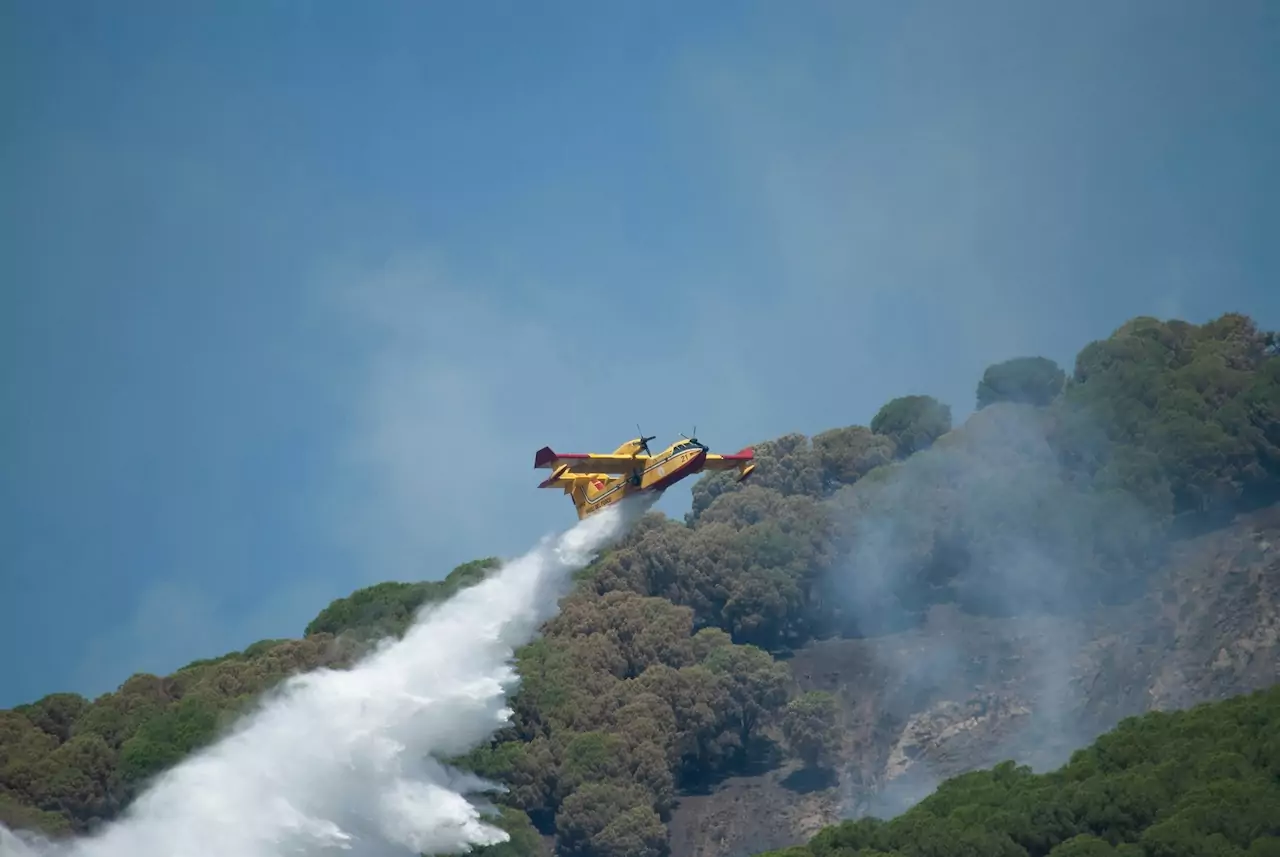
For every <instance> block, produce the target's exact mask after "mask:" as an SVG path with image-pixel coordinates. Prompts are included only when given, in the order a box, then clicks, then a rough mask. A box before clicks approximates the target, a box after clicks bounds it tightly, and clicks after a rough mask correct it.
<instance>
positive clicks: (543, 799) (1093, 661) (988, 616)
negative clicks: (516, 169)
mask: <svg viewBox="0 0 1280 857" xmlns="http://www.w3.org/2000/svg"><path fill="white" fill-rule="evenodd" d="M1277 345H1278V341H1277V337H1276V336H1275V335H1273V334H1269V333H1265V332H1261V331H1259V330H1258V329H1257V328H1256V327H1255V325H1254V324H1253V323H1252V322H1251V321H1250V320H1249V319H1248V318H1247V317H1245V316H1241V315H1237V314H1228V315H1225V316H1222V317H1221V318H1219V319H1216V320H1214V321H1212V322H1210V323H1208V324H1205V325H1202V326H1195V325H1190V324H1185V323H1182V322H1177V321H1170V322H1159V321H1156V320H1154V319H1134V320H1132V321H1130V322H1128V323H1126V324H1125V325H1123V326H1122V327H1121V328H1120V329H1119V330H1117V331H1116V332H1115V333H1114V334H1113V335H1112V336H1111V337H1109V338H1108V339H1106V340H1101V341H1098V342H1094V343H1090V344H1089V345H1087V346H1086V347H1085V348H1084V349H1083V350H1082V351H1081V352H1080V354H1079V355H1078V357H1077V360H1076V363H1075V366H1074V367H1073V371H1072V372H1071V374H1070V375H1069V376H1068V374H1067V373H1066V372H1064V371H1063V370H1062V369H1060V368H1059V367H1057V366H1056V365H1054V364H1053V363H1052V361H1048V360H1045V359H1043V358H1035V357H1032V358H1019V359H1014V360H1010V361H1007V362H1005V363H1001V364H997V365H996V366H993V367H991V368H990V369H988V370H987V372H986V373H985V375H984V377H983V378H982V379H980V381H979V383H978V385H977V402H978V405H979V410H978V411H977V412H976V413H975V414H974V415H973V416H972V417H971V418H970V419H969V420H967V421H966V423H965V424H964V425H963V426H960V427H953V425H952V420H951V412H950V408H949V407H948V406H947V405H945V404H943V403H940V402H937V401H936V400H934V399H932V398H930V397H928V396H921V395H908V396H904V397H901V398H899V399H895V400H893V401H891V402H889V403H887V404H886V405H885V406H884V407H883V408H882V409H881V410H880V412H879V413H878V414H877V415H876V416H875V418H874V419H873V420H872V421H871V423H870V425H869V426H866V427H863V426H849V427H845V428H837V429H833V430H829V431H825V432H822V433H820V434H817V435H814V436H813V437H805V436H803V435H799V434H795V435H788V436H785V437H781V438H776V439H774V440H772V441H768V442H765V443H762V444H759V445H757V457H758V459H759V466H758V468H757V471H756V475H755V478H754V479H753V480H752V482H750V483H748V484H747V485H746V486H745V487H743V486H739V485H737V484H735V483H733V482H732V481H731V478H729V477H727V476H724V475H716V476H708V477H704V478H702V479H701V480H700V481H699V482H698V483H697V484H696V485H695V486H694V503H693V509H692V511H691V513H690V515H689V516H688V520H686V521H683V522H681V521H673V520H668V519H666V518H664V517H662V516H659V515H650V516H649V517H648V518H646V519H645V520H644V522H643V523H642V524H641V526H639V527H638V528H637V529H636V530H635V531H634V532H633V533H632V534H631V535H630V536H628V538H627V539H626V540H625V541H624V542H623V543H622V544H620V545H619V546H618V547H617V548H616V549H614V550H612V551H610V552H609V553H607V554H606V555H604V556H602V557H601V558H600V559H599V560H598V561H597V562H595V563H594V564H593V565H592V566H591V567H589V568H588V569H587V570H586V572H585V573H584V574H583V575H582V576H581V578H580V580H579V584H578V587H577V590H576V592H575V593H574V594H573V595H571V596H570V597H569V598H567V599H565V601H564V603H563V610H562V613H561V614H560V615H559V616H558V617H557V618H556V619H554V620H553V621H551V622H550V623H548V625H547V626H546V627H545V629H544V631H545V633H544V635H543V637H542V638H541V639H539V640H538V641H536V642H534V643H533V644H531V645H529V646H527V647H526V648H524V649H523V650H521V652H520V654H519V666H520V672H521V675H522V677H523V683H522V686H521V689H520V692H519V694H518V695H517V697H516V699H515V701H514V708H515V710H516V715H515V718H514V722H513V723H512V725H511V727H510V728H508V729H506V730H504V731H503V733H502V734H500V735H498V736H497V737H496V739H495V741H494V742H493V743H492V745H490V746H486V747H481V748H477V749H476V750H475V751H474V752H472V753H470V754H469V755H468V756H467V757H466V758H465V759H461V760H457V761H458V763H459V764H461V765H463V766H465V767H469V768H471V769H473V770H476V771H479V772H480V773H482V774H484V775H486V776H490V777H493V778H496V779H500V780H502V781H503V782H505V783H507V784H508V785H509V786H510V791H509V792H508V793H507V794H506V795H503V796H501V800H502V801H503V802H504V803H505V804H506V805H507V810H506V811H505V815H504V825H505V826H507V827H508V829H510V830H512V831H514V832H515V835H514V836H513V840H512V842H510V843H507V844H506V845H503V846H497V847H495V848H494V849H491V850H493V851H494V852H495V853H501V854H504V855H516V854H533V853H537V851H538V849H541V848H546V847H550V846H551V845H554V847H555V849H556V851H557V853H558V854H561V855H574V856H575V857H623V855H628V857H630V855H654V857H657V855H661V854H663V853H664V852H665V851H666V850H668V849H670V851H671V852H672V853H673V854H675V855H676V857H685V855H700V857H701V855H707V856H708V857H710V855H726V857H728V855H734V857H736V855H746V854H751V853H754V852H756V851H759V850H762V849H765V848H770V847H780V846H783V845H788V844H792V843H795V842H799V841H802V840H803V839H804V838H805V837H807V836H808V835H811V834H812V833H813V832H815V831H816V830H817V829H818V828H819V827H821V826H822V825H823V824H827V823H830V822H832V821H835V820H837V819H838V818H839V817H841V816H844V815H855V814H865V813H868V812H870V813H874V814H880V815H891V814H893V813H894V812H896V811H898V810H899V809H901V808H902V807H903V806H905V802H906V801H907V800H909V799H911V798H913V797H917V796H922V795H924V794H925V793H927V792H928V790H929V789H931V788H932V787H933V786H934V785H936V783H937V782H938V781H939V780H940V779H941V778H943V777H946V776H950V775H952V774H955V773H959V772H961V771H964V770H968V769H971V768H974V767H980V766H986V765H990V764H994V763H995V762H998V761H1000V760H1002V759H1005V758H1011V757H1012V758H1017V759H1018V760H1019V761H1020V762H1026V763H1030V764H1034V765H1037V766H1038V767H1052V766H1055V765H1058V764H1061V762H1062V761H1064V760H1065V759H1066V758H1067V757H1068V755H1069V754H1070V752H1071V751H1072V750H1074V749H1076V748H1077V747H1079V746H1082V745H1083V744H1086V743H1087V742H1088V741H1090V740H1092V738H1093V737H1095V736H1096V735H1098V734H1100V733H1101V732H1103V731H1105V730H1106V729H1108V728H1111V727H1112V726H1114V725H1115V724H1116V723H1117V722H1119V721H1120V720H1121V718H1123V717H1125V716H1127V715H1130V714H1135V713H1139V712H1142V711H1146V710H1148V709H1151V708H1171V707H1181V706H1186V705H1189V704H1192V703H1195V702H1197V701H1201V700H1205V699H1216V698H1221V697H1223V696H1226V695H1231V694H1236V693H1240V692H1244V691H1248V690H1251V689H1254V688H1259V687H1265V686H1268V685H1270V684H1273V683H1275V682H1276V681H1277V678H1280V676H1278V675H1277V671H1276V670H1277V667H1276V664H1277V663H1278V662H1280V658H1278V657H1277V656H1278V655H1280V652H1278V651H1277V632H1278V630H1280V622H1278V621H1277V604H1278V603H1280V602H1278V601H1277V598H1276V594H1277V593H1276V588H1277V586H1278V585H1280V583H1278V581H1277V578H1278V577H1280V561H1277V558H1276V557H1277V555H1278V551H1280V511H1278V510H1277V508H1276V507H1275V506H1274V505H1272V504H1273V503H1274V502H1275V501H1276V500H1277V498H1280V490H1278V489H1280V354H1278V351H1280V349H1278V347H1277ZM492 567H493V562H492V561H491V560H480V561H477V562H476V563H471V564H468V565H466V566H463V567H460V568H459V569H456V570H455V571H454V572H453V573H452V574H451V575H450V576H449V577H448V578H446V580H445V581H443V582H440V583H413V584H409V583H387V584H382V585H380V586H377V587H372V588H370V589H367V590H362V591H360V592H358V593H355V594H353V595H352V596H350V597H348V598H345V599H339V600H338V601H335V602H334V603H333V604H331V605H330V606H329V607H327V608H326V609H325V610H324V611H323V612H322V613H321V614H320V615H319V616H318V617H317V618H316V620H315V621H313V622H312V623H311V624H310V625H309V626H308V628H307V629H306V636H305V637H304V638H303V639H301V640H291V641H263V642H262V643H259V644H255V646H252V647H250V648H249V649H246V650H245V651H244V652H241V653H233V654H229V655H226V656H223V657H222V658H218V659H215V660H211V661H203V662H198V663H196V664H192V665H189V666H188V667H186V668H184V669H182V670H179V671H178V672H176V673H174V674H173V675H171V676H168V677H163V678H161V677H157V676H147V675H140V676H134V677H133V678H131V679H129V680H128V681H127V682H126V683H125V684H124V685H122V687H121V688H120V689H119V690H118V691H116V692H115V693H112V694H107V695H104V696H103V697H100V698H99V699H97V700H94V701H92V702H90V701H88V700H85V699H82V698H80V697H78V696H75V695H71V694H55V695H52V696H49V697H46V698H45V699H42V700H39V701H37V702H35V703H33V704H31V705H29V706H21V707H19V708H17V709H14V710H12V711H7V712H0V821H3V822H4V823H6V824H9V825H11V826H14V825H16V826H31V827H40V828H42V829H45V830H47V831H49V832H53V833H57V832H65V831H73V830H75V831H83V830H87V829H90V828H91V827H92V826H93V825H94V824H96V823H98V822H100V821H101V820H103V819H108V818H111V817H113V816H114V815H115V814H117V813H118V812H119V811H120V810H121V808H122V807H123V806H125V805H126V804H127V803H128V802H129V800H131V799H132V797H133V796H135V795H136V794H137V792H138V789H139V788H140V787H141V786H142V785H143V784H145V782H146V780H147V778H148V777H149V776H152V775H154V774H155V773H156V772H158V771H160V770H162V769H163V768H164V767H166V766H168V765H170V764H172V763H173V762H175V761H177V760H178V759H180V758H181V757H182V755H183V754H185V753H187V752H189V751H190V750H191V749H192V748H194V747H197V746H199V745H201V744H202V743H204V742H207V741H209V740H212V738H214V737H215V736H216V734H217V732H218V730H219V729H220V728H221V727H222V726H223V725H225V724H226V723H227V722H229V720H230V719H231V718H233V717H234V715H235V713H236V712H237V711H239V710H242V709H243V707H244V706H245V705H246V704H247V703H249V702H250V701H251V700H252V699H253V698H254V697H255V696H256V695H257V694H260V693H261V692H262V691H263V690H265V689H267V688H269V687H270V686H272V685H273V684H274V683H275V682H277V681H278V680H279V679H280V678H282V677H284V676H285V675H288V674H289V673H290V672H293V671H297V670H300V669H307V668H311V667H315V666H318V665H342V664H345V663H350V662H351V660H352V659H353V658H355V657H357V656H358V654H359V653H360V652H361V651H362V650H363V649H364V647H366V646H367V645H368V644H369V643H370V641H372V640H376V639H377V638H378V637H379V636H382V635H384V634H396V633H400V632H402V631H403V630H404V628H405V627H407V625H408V624H409V622H410V621H411V618H412V615H413V612H414V610H416V608H417V607H418V606H420V605H421V604H423V603H425V602H428V601H431V600H438V599H440V598H443V597H447V595H448V594H449V593H451V592H453V591H456V589H457V588H458V587H460V586H465V585H467V584H468V583H469V582H473V581H474V580H477V579H479V578H480V576H482V575H483V574H485V573H486V572H487V570H488V569H490V568H492Z"/></svg>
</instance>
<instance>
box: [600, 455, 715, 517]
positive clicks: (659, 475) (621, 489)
mask: <svg viewBox="0 0 1280 857" xmlns="http://www.w3.org/2000/svg"><path fill="white" fill-rule="evenodd" d="M638 448H639V442H638V441H629V442H627V443H625V444H623V445H622V446H620V447H618V449H617V450H616V454H618V455H633V454H635V453H636V452H637V451H638ZM706 460H707V447H706V446H704V445H703V444H701V443H698V442H697V441H692V440H682V441H680V442H679V443H676V444H672V445H671V446H669V447H667V448H666V449H665V450H663V451H662V452H660V453H658V454H657V455H654V456H652V457H650V458H639V459H637V460H636V469H635V470H634V471H633V472H631V473H629V474H627V475H626V476H611V475H608V474H597V475H596V476H595V477H594V479H593V480H592V481H591V482H590V483H589V484H588V486H587V491H586V496H585V497H584V498H583V501H582V502H581V503H580V504H577V505H578V517H579V518H585V517H587V516H588V515H591V514H593V513H595V512H598V511H600V510H601V509H604V508H606V507H608V506H611V505H613V504H614V503H616V502H618V501H619V500H621V499H622V498H623V497H627V496H630V495H632V494H635V493H638V492H646V493H647V492H653V493H657V494H661V493H662V492H663V491H666V490H667V489H668V488H670V487H671V486H672V485H675V484H676V483H677V482H679V481H680V480H681V479H684V478H685V477H688V476H692V475H694V474H695V473H700V472H701V471H702V466H703V464H704V463H705V462H706Z"/></svg>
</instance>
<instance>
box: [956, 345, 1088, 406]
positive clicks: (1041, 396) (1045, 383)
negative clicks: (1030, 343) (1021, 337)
mask: <svg viewBox="0 0 1280 857" xmlns="http://www.w3.org/2000/svg"><path fill="white" fill-rule="evenodd" d="M1066 380H1067V373H1066V372H1064V371H1062V368H1061V367H1060V366H1058V364H1057V363H1055V362H1053V361H1052V360H1050V359H1049V358H1048V357H1015V358H1014V359H1012V360H1006V361H1004V362H1003V363H996V364H994V365H992V366H988V367H987V371H986V372H984V373H983V375H982V380H981V381H979V382H978V408H979V410H981V409H982V408H985V407H987V405H991V404H994V403H995V402H1016V403H1018V404H1025V405H1036V406H1039V407H1043V406H1044V405H1047V404H1049V403H1050V402H1052V401H1053V400H1054V399H1056V398H1057V397H1058V394H1059V393H1060V392H1062V387H1063V384H1065V383H1066Z"/></svg>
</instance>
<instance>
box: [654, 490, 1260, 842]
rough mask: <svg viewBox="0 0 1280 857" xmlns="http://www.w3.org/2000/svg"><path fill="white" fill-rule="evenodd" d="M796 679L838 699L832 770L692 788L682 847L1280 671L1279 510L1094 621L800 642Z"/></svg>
mask: <svg viewBox="0 0 1280 857" xmlns="http://www.w3.org/2000/svg"><path fill="white" fill-rule="evenodd" d="M791 667H792V671H793V674H794V676H795V680H796V683H797V685H798V689H799V690H801V691H807V690H826V691H830V692H832V693H835V694H836V695H837V696H838V698H839V700H840V702H841V705H842V716H843V718H844V724H843V725H844V734H845V736H846V738H845V743H844V748H843V753H842V756H841V759H840V763H839V765H838V766H837V769H836V770H834V771H832V772H831V773H830V775H828V776H826V777H824V776H823V775H821V774H817V773H815V772H812V771H800V770H797V769H796V767H795V765H794V764H789V765H785V766H780V767H776V768H774V769H772V770H768V771H765V772H763V773H759V774H756V775H754V776H743V777H736V778H732V779H728V780H725V781H723V782H721V783H719V784H717V785H716V786H714V787H713V788H711V789H710V790H709V793H707V794H699V795H690V796H686V797H684V798H683V799H682V800H681V802H680V805H679V806H678V807H677V808H676V810H675V813H674V817H673V819H672V823H671V848H672V857H747V855H751V854H755V853H758V852H760V851H764V850H768V849H772V848H779V847H783V846H786V845H790V844H796V843H800V842H803V841H805V840H806V839H807V838H808V837H809V836H811V835H812V834H813V833H814V832H815V831H816V830H818V829H819V828H821V827H822V826H824V825H826V824H830V823H833V822H835V821H838V820H840V819H841V818H849V817H857V816H862V815H878V816H891V815H894V814H896V813H897V812H900V811H901V810H903V809H904V808H906V807H907V806H909V805H910V804H911V803H913V802H914V801H915V800H917V799H919V798H920V797H922V796H924V795H925V794H927V793H928V792H929V791H930V790H932V789H933V787H934V786H936V784H937V783H938V782H939V781H940V780H941V779H944V778H946V777H948V776H952V775H955V774H958V773H961V772H964V771H966V770H971V769H973V768H978V767H986V766H989V765H992V764H995V763H996V762H998V761H1001V760H1004V759H1016V760H1017V761H1018V762H1020V763H1024V764H1029V765H1031V766H1032V767H1033V768H1035V769H1036V770H1045V769H1049V768H1053V767H1057V766H1058V765H1060V764H1062V763H1063V762H1065V761H1066V760H1067V759H1068V758H1069V756H1070V754H1071V753H1072V752H1073V751H1074V750H1075V749H1076V748H1078V747H1080V746H1082V745H1084V744H1086V743H1088V742H1089V741H1091V740H1093V738H1095V737H1096V736H1097V735H1099V734H1101V733H1102V732H1105V731H1107V730H1108V729H1110V728H1111V727H1113V726H1114V725H1115V724H1116V723H1118V722H1119V721H1120V720H1121V719H1122V718H1124V717H1127V716H1130V715H1134V714H1140V713H1143V712H1145V711H1150V710H1153V709H1161V710H1168V709H1175V708H1184V707H1188V706H1191V705H1194V704H1196V703H1198V702H1204V701H1211V700H1218V699H1224V698H1227V697H1230V696H1233V695H1236V694H1239V693H1245V692H1248V691H1251V690H1255V689H1259V688H1263V687H1267V686H1269V685H1272V684H1275V683H1276V682H1277V681H1280V505H1276V506H1271V507H1269V508H1266V509H1263V510H1261V511H1257V512H1253V513H1250V514H1245V515H1240V516H1238V517H1237V518H1236V519H1235V520H1234V521H1233V522H1232V523H1231V525H1230V526H1228V527H1226V528H1224V529H1221V530H1217V531H1215V532H1212V533H1208V534H1205V535H1202V536H1199V537H1196V538H1193V539H1189V540H1187V541H1185V542H1182V543H1180V544H1179V545H1178V546H1177V547H1176V548H1175V550H1174V553H1173V557H1172V561H1171V562H1170V563H1169V565H1168V567H1167V568H1166V570H1165V571H1164V572H1162V573H1161V574H1158V575H1156V576H1155V577H1153V578H1152V580H1151V583H1150V586H1149V588H1148V591H1147V593H1146V595H1145V596H1144V597H1143V598H1141V599H1139V600H1137V601H1135V602H1133V603H1131V604H1128V605H1125V606H1123V607H1118V608H1114V609H1109V610H1105V611H1098V612H1097V613H1095V614H1093V615H1091V616H1089V617H1088V618H1086V619H1077V620H1068V619H1060V618H1047V617H1046V618H1013V619H987V618H975V617H972V616H966V615H964V614H962V613H960V612H958V611H956V610H955V609H953V608H941V609H935V611H934V612H933V613H931V614H930V616H929V618H928V621H927V622H926V623H925V625H924V626H923V627H922V628H920V629H917V630H913V631H911V632H907V633H900V634H894V635H889V636H885V637H878V638H873V639H853V640H827V641H822V642H819V643H816V644H813V645H810V646H807V647H806V648H804V649H803V650H800V651H797V652H796V654H795V656H794V657H793V658H792V659H791Z"/></svg>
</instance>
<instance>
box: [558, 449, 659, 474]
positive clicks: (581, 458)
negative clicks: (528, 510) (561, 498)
mask: <svg viewBox="0 0 1280 857" xmlns="http://www.w3.org/2000/svg"><path fill="white" fill-rule="evenodd" d="M648 458H649V456H647V455H608V454H605V453H598V452H553V451H552V449H551V447H549V446H544V447H543V448H542V449H540V450H538V451H537V452H536V453H535V454H534V456H533V467H534V469H535V470H538V469H542V468H551V469H554V470H556V471H558V473H557V475H564V474H567V473H574V474H592V473H609V474H613V475H615V476H622V475H625V474H627V473H630V472H631V471H633V470H635V469H636V468H637V467H639V468H641V469H644V463H645V461H647V460H648ZM562 467H563V468H564V469H563V470H561V468H562Z"/></svg>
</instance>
